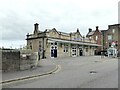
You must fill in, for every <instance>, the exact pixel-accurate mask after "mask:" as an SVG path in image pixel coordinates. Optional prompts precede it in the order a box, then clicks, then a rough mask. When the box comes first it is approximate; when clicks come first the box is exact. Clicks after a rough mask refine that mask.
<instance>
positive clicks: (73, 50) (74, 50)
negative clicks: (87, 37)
mask: <svg viewBox="0 0 120 90" xmlns="http://www.w3.org/2000/svg"><path fill="white" fill-rule="evenodd" d="M76 56H77V48H76V47H72V57H76Z"/></svg>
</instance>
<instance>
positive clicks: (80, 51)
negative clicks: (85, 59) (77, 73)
mask: <svg viewBox="0 0 120 90" xmlns="http://www.w3.org/2000/svg"><path fill="white" fill-rule="evenodd" d="M79 55H80V56H83V50H82V48H80V50H79Z"/></svg>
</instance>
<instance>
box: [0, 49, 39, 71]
mask: <svg viewBox="0 0 120 90" xmlns="http://www.w3.org/2000/svg"><path fill="white" fill-rule="evenodd" d="M38 64H39V62H38V53H37V52H35V53H31V52H30V51H29V50H22V51H21V50H11V49H6V50H5V49H3V50H0V70H2V72H10V71H19V70H26V69H32V68H35V67H37V65H38Z"/></svg>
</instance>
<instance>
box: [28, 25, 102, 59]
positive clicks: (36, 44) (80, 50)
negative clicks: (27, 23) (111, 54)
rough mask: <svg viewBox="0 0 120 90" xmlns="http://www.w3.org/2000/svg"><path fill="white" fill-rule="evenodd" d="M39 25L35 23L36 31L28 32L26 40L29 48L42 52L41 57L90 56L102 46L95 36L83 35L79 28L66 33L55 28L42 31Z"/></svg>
mask: <svg viewBox="0 0 120 90" xmlns="http://www.w3.org/2000/svg"><path fill="white" fill-rule="evenodd" d="M38 26H39V24H38V23H36V24H34V32H33V34H29V33H28V34H27V38H26V40H27V48H28V49H31V51H32V52H38V53H40V58H57V57H76V56H89V55H94V54H95V50H96V49H97V48H98V47H101V45H100V44H97V42H96V41H95V40H94V39H93V38H89V37H84V36H82V35H81V34H80V32H79V29H77V30H76V32H72V33H65V32H60V31H57V30H56V29H55V28H53V29H46V30H45V31H40V30H39V27H38Z"/></svg>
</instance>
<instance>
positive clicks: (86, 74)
mask: <svg viewBox="0 0 120 90" xmlns="http://www.w3.org/2000/svg"><path fill="white" fill-rule="evenodd" d="M52 62H54V63H55V64H57V65H59V67H60V68H59V70H58V71H57V72H56V73H53V74H50V75H48V76H43V77H40V78H37V79H34V80H29V81H24V82H20V83H14V84H11V85H7V88H118V59H115V58H107V57H105V58H101V57H99V56H86V57H85V56H82V57H69V58H58V59H53V60H52Z"/></svg>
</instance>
